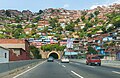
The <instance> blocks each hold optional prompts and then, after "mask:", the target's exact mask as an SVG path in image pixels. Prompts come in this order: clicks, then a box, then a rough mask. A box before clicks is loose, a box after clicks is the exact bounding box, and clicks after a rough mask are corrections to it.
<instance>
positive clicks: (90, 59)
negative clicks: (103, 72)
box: [86, 55, 101, 66]
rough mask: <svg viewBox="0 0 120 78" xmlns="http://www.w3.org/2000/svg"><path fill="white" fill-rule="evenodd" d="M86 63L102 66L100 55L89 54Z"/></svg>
mask: <svg viewBox="0 0 120 78" xmlns="http://www.w3.org/2000/svg"><path fill="white" fill-rule="evenodd" d="M86 65H98V66H101V60H100V57H98V55H87V57H86Z"/></svg>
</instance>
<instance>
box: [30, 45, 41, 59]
mask: <svg viewBox="0 0 120 78" xmlns="http://www.w3.org/2000/svg"><path fill="white" fill-rule="evenodd" d="M30 52H32V54H33V57H34V58H35V59H40V58H41V55H40V51H39V49H38V48H36V47H35V46H30Z"/></svg>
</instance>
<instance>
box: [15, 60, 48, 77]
mask: <svg viewBox="0 0 120 78" xmlns="http://www.w3.org/2000/svg"><path fill="white" fill-rule="evenodd" d="M45 62H46V61H43V62H41V63H39V64H37V65H36V66H34V67H32V68H30V69H28V70H26V71H24V72H22V73H20V74H18V75H16V76H14V77H13V78H17V77H19V76H21V75H23V74H25V73H27V72H29V71H30V70H32V69H34V68H36V67H37V66H39V65H41V64H43V63H45Z"/></svg>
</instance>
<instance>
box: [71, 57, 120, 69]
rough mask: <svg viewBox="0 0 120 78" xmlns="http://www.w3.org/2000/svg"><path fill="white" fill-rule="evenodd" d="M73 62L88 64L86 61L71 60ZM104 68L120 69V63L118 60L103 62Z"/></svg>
mask: <svg viewBox="0 0 120 78" xmlns="http://www.w3.org/2000/svg"><path fill="white" fill-rule="evenodd" d="M70 60H71V61H75V62H80V63H84V64H85V63H86V59H70ZM101 64H102V65H103V66H109V67H117V68H120V61H117V60H101Z"/></svg>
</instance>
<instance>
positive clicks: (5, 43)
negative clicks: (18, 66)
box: [0, 39, 30, 61]
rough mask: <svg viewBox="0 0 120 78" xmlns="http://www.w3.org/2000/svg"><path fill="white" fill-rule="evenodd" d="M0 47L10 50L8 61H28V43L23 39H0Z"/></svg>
mask: <svg viewBox="0 0 120 78" xmlns="http://www.w3.org/2000/svg"><path fill="white" fill-rule="evenodd" d="M0 46H2V47H4V48H8V49H9V50H10V54H9V60H10V61H18V60H29V59H30V57H29V56H30V55H29V46H30V44H29V42H28V41H27V40H25V39H0Z"/></svg>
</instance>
